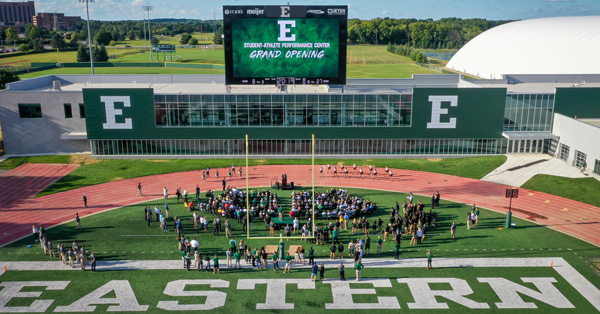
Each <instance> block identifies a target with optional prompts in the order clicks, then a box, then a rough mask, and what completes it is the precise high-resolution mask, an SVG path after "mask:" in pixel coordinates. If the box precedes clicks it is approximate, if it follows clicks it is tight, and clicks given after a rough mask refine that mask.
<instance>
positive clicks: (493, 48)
mask: <svg viewBox="0 0 600 314" xmlns="http://www.w3.org/2000/svg"><path fill="white" fill-rule="evenodd" d="M447 68H449V69H453V70H455V71H459V72H463V73H467V74H471V75H475V76H478V77H481V78H485V79H500V78H502V76H503V75H505V74H600V16H572V17H551V18H541V19H534V20H525V21H517V22H511V23H507V24H503V25H500V26H496V27H494V28H492V29H489V30H487V31H485V32H483V33H482V34H480V35H479V36H477V37H475V38H473V39H472V40H471V41H470V42H468V43H467V44H466V45H465V46H464V47H463V48H462V49H460V50H459V51H458V52H457V53H456V55H454V57H452V59H451V60H450V62H448V65H447Z"/></svg>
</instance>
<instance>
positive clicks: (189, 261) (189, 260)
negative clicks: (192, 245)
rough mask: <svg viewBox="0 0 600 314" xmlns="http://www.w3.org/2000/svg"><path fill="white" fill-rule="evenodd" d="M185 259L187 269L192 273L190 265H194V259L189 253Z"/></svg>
mask: <svg viewBox="0 0 600 314" xmlns="http://www.w3.org/2000/svg"><path fill="white" fill-rule="evenodd" d="M184 257H185V266H186V268H187V271H190V264H191V263H192V257H191V256H190V253H187V254H186V255H185V256H184Z"/></svg>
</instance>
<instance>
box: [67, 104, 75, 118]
mask: <svg viewBox="0 0 600 314" xmlns="http://www.w3.org/2000/svg"><path fill="white" fill-rule="evenodd" d="M71 118H73V109H72V108H71V104H65V119H71Z"/></svg>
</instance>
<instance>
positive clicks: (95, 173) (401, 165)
mask: <svg viewBox="0 0 600 314" xmlns="http://www.w3.org/2000/svg"><path fill="white" fill-rule="evenodd" d="M75 156H77V155H75ZM36 158H39V160H40V161H39V162H52V160H53V159H51V158H46V157H30V160H37V159H36ZM63 158H64V157H63ZM63 158H57V159H56V161H57V162H59V163H61V162H64V159H63ZM24 161H25V159H16V161H15V160H13V158H9V159H7V160H6V161H4V162H0V168H11V167H16V166H18V165H20V163H19V162H24ZM505 161H506V156H481V157H469V158H449V159H367V160H361V159H338V160H334V159H317V160H315V163H316V164H322V165H324V164H328V163H329V164H337V163H339V162H344V164H346V165H352V164H354V163H356V164H357V165H358V166H367V165H369V164H373V165H375V166H377V167H385V166H388V167H390V168H397V169H408V170H418V171H428V172H435V173H443V174H450V175H455V176H460V177H467V178H473V179H481V178H482V177H484V176H485V175H486V174H488V173H490V172H491V171H492V170H494V169H496V168H498V167H499V166H500V165H502V164H503V163H504V162H505ZM74 162H77V163H81V164H82V165H81V166H80V167H78V168H77V169H75V170H73V171H72V172H71V173H69V174H68V175H66V176H64V177H62V178H61V179H59V180H58V181H57V182H55V183H54V184H52V185H51V186H49V187H48V188H46V189H45V190H44V191H42V192H41V193H40V194H38V196H43V195H48V194H52V193H57V192H62V191H67V190H72V189H75V188H80V187H84V186H90V185H94V184H99V183H105V182H109V181H114V180H122V179H129V178H136V177H142V176H148V175H153V174H162V173H171V172H178V171H190V170H198V169H204V168H206V166H207V165H208V166H210V167H211V168H221V167H229V166H231V164H232V163H234V164H237V165H244V164H246V162H245V160H241V159H227V160H223V159H201V160H198V159H166V160H161V163H160V165H161V166H160V167H156V162H155V161H153V160H132V159H83V160H80V161H74ZM249 163H250V165H281V164H291V165H294V164H303V165H309V164H311V160H309V159H266V160H265V159H250V162H249Z"/></svg>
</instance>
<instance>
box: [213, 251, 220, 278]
mask: <svg viewBox="0 0 600 314" xmlns="http://www.w3.org/2000/svg"><path fill="white" fill-rule="evenodd" d="M213 264H214V265H213V274H214V273H215V272H216V273H219V274H221V269H219V257H217V254H215V257H214V258H213Z"/></svg>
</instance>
